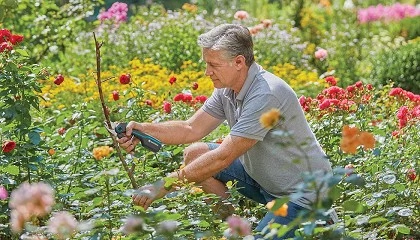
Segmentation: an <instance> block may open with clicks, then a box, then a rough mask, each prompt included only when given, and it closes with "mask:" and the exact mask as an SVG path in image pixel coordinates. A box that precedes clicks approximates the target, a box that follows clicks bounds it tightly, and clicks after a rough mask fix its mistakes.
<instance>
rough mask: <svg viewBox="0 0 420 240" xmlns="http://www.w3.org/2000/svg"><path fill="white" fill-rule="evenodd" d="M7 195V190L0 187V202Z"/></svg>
mask: <svg viewBox="0 0 420 240" xmlns="http://www.w3.org/2000/svg"><path fill="white" fill-rule="evenodd" d="M8 196H9V194H8V193H7V189H6V188H5V187H3V186H0V200H5V199H6V198H7V197H8Z"/></svg>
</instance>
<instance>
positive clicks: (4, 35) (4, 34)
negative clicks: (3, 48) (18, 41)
mask: <svg viewBox="0 0 420 240" xmlns="http://www.w3.org/2000/svg"><path fill="white" fill-rule="evenodd" d="M11 37H12V33H11V32H10V31H9V30H7V29H0V43H2V42H7V41H9V39H10V38H11Z"/></svg>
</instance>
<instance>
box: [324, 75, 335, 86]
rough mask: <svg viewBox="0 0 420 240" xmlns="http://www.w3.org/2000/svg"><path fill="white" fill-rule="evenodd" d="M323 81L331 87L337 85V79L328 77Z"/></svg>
mask: <svg viewBox="0 0 420 240" xmlns="http://www.w3.org/2000/svg"><path fill="white" fill-rule="evenodd" d="M325 81H326V82H327V83H328V84H330V85H331V86H335V85H337V79H335V77H334V76H328V77H326V78H325Z"/></svg>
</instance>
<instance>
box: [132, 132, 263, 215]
mask: <svg viewBox="0 0 420 240" xmlns="http://www.w3.org/2000/svg"><path fill="white" fill-rule="evenodd" d="M255 143H257V140H254V139H248V138H243V137H236V136H231V135H229V136H227V137H226V138H225V139H224V140H223V142H222V144H221V145H220V146H219V147H218V148H216V149H214V150H212V151H209V152H207V153H205V154H203V155H201V156H200V157H198V158H197V159H195V160H194V161H192V162H191V163H190V164H188V165H187V166H185V167H184V168H183V169H181V170H180V171H179V172H173V173H171V174H169V175H168V177H171V178H178V179H180V180H187V181H188V182H195V183H200V182H202V181H204V180H206V179H208V178H210V177H212V176H213V175H215V174H216V173H218V172H219V171H220V170H222V169H224V168H226V167H227V166H229V165H230V164H231V163H232V162H233V161H234V160H235V159H237V158H238V157H240V156H241V155H243V154H244V153H245V152H246V151H248V149H250V148H251V147H252V146H254V145H255ZM164 184H165V183H164V182H163V181H162V180H159V181H158V182H156V183H155V184H153V185H146V186H144V187H142V188H140V189H139V190H138V191H137V192H136V193H135V194H134V195H133V196H132V199H133V202H134V204H135V205H138V206H141V207H143V208H144V209H145V210H146V209H147V208H148V207H149V206H150V204H152V202H153V201H155V200H156V199H159V198H162V197H164V196H165V195H166V194H167V193H168V192H169V191H173V190H174V189H173V188H172V189H170V190H167V189H166V188H165V186H164Z"/></svg>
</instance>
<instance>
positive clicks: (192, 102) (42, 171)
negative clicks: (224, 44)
mask: <svg viewBox="0 0 420 240" xmlns="http://www.w3.org/2000/svg"><path fill="white" fill-rule="evenodd" d="M199 2H201V1H199ZM241 2H242V1H238V4H240V3H241ZM286 2H287V3H288V4H279V5H276V3H271V2H270V3H269V1H264V3H266V4H273V5H270V6H271V7H278V8H281V9H282V11H280V12H281V13H278V12H279V11H276V13H271V12H267V13H266V14H264V11H263V9H268V8H267V7H266V6H265V7H261V8H258V9H256V8H251V7H252V6H253V5H252V4H251V3H241V4H242V7H244V8H242V7H241V8H240V7H239V6H233V7H232V8H220V6H221V5H222V4H231V3H230V2H229V3H221V2H220V3H219V2H218V3H217V4H216V3H215V4H214V5H212V6H209V5H211V3H207V2H206V1H202V5H200V4H198V5H192V4H189V5H185V6H184V7H183V8H182V9H179V10H174V11H163V10H164V9H162V6H160V5H152V6H150V9H147V8H146V7H144V6H134V5H129V6H128V8H129V9H130V10H131V11H132V15H130V14H128V15H124V13H125V12H126V10H127V9H126V8H125V7H124V8H120V7H118V6H119V5H117V7H118V9H117V10H118V11H117V13H118V14H116V15H115V16H120V17H119V18H118V19H119V20H118V21H117V22H118V28H115V26H114V25H113V24H115V21H114V20H115V19H116V18H114V17H113V16H114V15H112V14H111V15H106V14H105V13H108V11H110V12H113V11H114V10H112V11H111V10H109V9H104V10H103V14H102V15H101V16H102V17H101V18H100V19H98V20H97V21H92V22H89V21H82V20H80V19H81V18H80V16H86V15H88V10H90V9H91V7H92V2H89V3H87V2H86V1H79V2H78V1H71V3H68V4H65V5H63V6H67V7H68V8H65V10H63V11H62V12H58V9H57V8H56V4H55V3H54V4H52V3H45V4H44V3H41V5H40V6H39V8H40V11H39V15H36V11H32V12H33V13H32V15H30V16H28V17H26V18H25V17H22V19H21V20H19V19H16V18H13V19H12V18H7V19H6V18H5V21H4V22H3V23H2V24H3V25H1V27H2V28H3V27H4V29H6V30H7V31H6V30H3V31H1V34H2V36H3V37H2V38H0V41H3V42H2V43H5V42H6V44H3V45H2V46H3V47H2V48H1V49H2V51H1V52H0V60H1V61H0V83H1V84H0V92H1V93H2V94H1V95H0V132H1V138H0V142H1V143H2V151H1V152H0V208H1V212H2V214H0V238H5V239H18V238H26V237H27V238H30V237H33V238H35V237H38V238H39V239H45V238H57V239H60V238H63V239H64V238H68V237H69V238H73V239H85V238H97V239H134V238H137V239H138V238H140V239H152V238H160V237H173V238H179V239H181V238H185V239H193V238H194V239H195V238H202V239H205V238H207V239H221V238H223V237H225V238H237V237H243V236H246V235H249V234H251V232H250V231H251V229H252V227H253V226H255V225H256V224H257V223H258V219H259V218H261V217H262V216H263V214H264V213H265V211H267V208H269V210H270V211H273V213H275V214H279V215H284V214H285V213H287V211H286V209H287V204H284V203H285V202H287V199H277V200H275V201H274V202H272V203H270V204H269V205H268V206H262V205H260V204H256V203H254V202H251V201H248V200H246V199H245V198H243V197H242V196H241V195H240V194H239V193H238V192H237V189H236V188H235V183H229V186H228V188H229V192H230V193H231V197H230V198H229V199H228V200H229V202H231V204H232V206H233V207H235V216H234V217H232V218H229V220H228V221H224V220H222V219H221V218H220V217H217V216H216V214H215V213H214V212H213V211H212V209H215V208H220V207H221V206H224V204H220V199H218V198H217V197H216V196H213V195H209V194H206V193H204V192H203V191H202V189H201V188H199V187H197V186H194V185H192V184H187V183H180V184H179V187H178V189H177V190H178V191H176V192H174V193H171V194H170V195H169V196H168V198H165V199H161V200H159V201H157V202H156V203H154V204H153V205H152V206H151V207H150V208H149V209H148V210H147V211H144V210H143V209H141V208H139V207H134V206H133V205H132V203H131V198H130V196H131V194H132V193H133V191H134V189H132V185H131V182H130V180H129V178H128V177H127V175H128V173H127V172H126V171H124V167H123V166H122V164H121V162H120V161H118V156H119V151H120V149H119V148H118V146H115V145H114V144H113V141H112V139H111V137H110V135H109V134H108V132H107V130H106V129H105V128H104V126H103V116H104V112H103V111H104V110H103V109H102V106H101V101H100V98H99V93H98V89H97V83H96V82H95V79H94V76H95V75H96V69H95V51H94V49H95V48H94V46H93V44H92V45H89V44H88V43H92V42H93V36H92V34H91V32H92V30H93V29H94V30H95V31H97V33H98V35H97V36H98V39H99V40H104V42H103V48H102V53H103V58H102V61H101V64H102V68H101V78H102V79H101V80H102V82H101V84H102V90H103V94H104V96H105V99H104V102H105V105H106V108H105V112H107V114H109V116H110V118H111V120H118V121H129V120H133V119H135V120H137V121H144V122H152V121H153V122H159V121H164V120H170V119H186V118H188V117H189V116H191V114H193V113H194V111H196V110H197V109H198V108H199V107H200V106H201V104H202V103H203V102H204V101H205V99H206V98H207V97H208V96H210V94H211V92H212V90H213V89H212V87H213V86H212V84H211V81H210V80H209V79H208V77H206V76H205V75H204V73H203V69H204V65H203V62H202V61H201V60H200V56H201V53H200V50H199V49H198V48H197V47H196V45H195V41H196V36H197V35H198V34H199V33H201V32H202V31H204V30H205V29H207V28H209V27H211V26H213V25H217V24H219V23H221V22H237V23H242V24H245V25H247V26H248V27H249V28H250V29H251V30H252V32H253V33H254V35H253V37H254V39H255V49H256V57H257V61H258V62H259V63H261V64H262V65H263V66H264V67H265V68H267V69H269V70H270V71H272V72H273V73H275V74H277V75H279V76H280V77H282V78H283V79H284V80H285V81H287V82H288V83H289V84H290V85H291V86H292V87H293V88H294V89H296V91H297V94H298V96H297V97H299V100H300V103H301V105H302V109H303V111H305V114H306V116H307V119H308V121H309V122H310V124H311V127H312V129H313V130H314V132H315V134H316V136H317V138H318V139H319V142H320V144H321V145H322V147H323V149H324V150H325V152H326V153H327V155H328V157H329V158H330V161H331V162H332V164H333V168H334V174H331V175H328V176H323V179H324V181H325V184H326V185H327V186H329V194H328V199H326V201H320V202H316V203H314V205H313V209H312V210H311V211H309V210H308V211H306V212H304V213H303V214H302V216H301V218H299V219H298V220H297V221H295V222H294V223H293V224H291V225H290V226H280V225H272V226H271V227H272V232H273V234H276V233H278V234H282V233H284V232H285V231H287V229H289V228H291V227H293V226H297V227H298V232H299V233H298V234H299V236H300V238H299V237H298V238H299V239H311V238H312V239H313V238H317V239H340V238H347V239H373V238H378V239H379V238H382V239H410V238H413V239H416V238H419V234H418V233H419V229H418V226H419V225H420V224H419V220H418V219H417V218H416V216H418V214H419V213H418V201H416V200H413V199H419V198H420V197H419V193H418V184H419V178H418V172H419V167H418V156H419V151H418V142H420V139H419V135H418V129H419V125H420V123H419V118H420V114H419V109H420V107H419V95H418V93H417V92H413V91H410V90H409V89H404V88H398V87H397V86H395V85H392V83H386V84H385V83H382V82H381V88H379V87H377V86H379V85H378V83H379V82H378V79H373V78H371V77H369V76H371V75H372V76H373V74H372V73H375V71H376V70H375V71H374V69H373V68H375V64H373V63H375V61H376V60H377V59H381V58H380V57H378V56H380V55H381V54H382V50H383V49H394V48H397V47H400V46H406V45H407V43H409V37H408V36H410V37H412V36H413V35H412V34H415V33H416V30H415V29H414V30H413V29H412V28H413V27H412V28H410V26H411V25H404V28H407V29H405V30H406V31H408V32H409V33H410V34H405V33H404V31H402V30H401V31H400V30H398V29H402V26H399V25H398V22H393V23H392V24H391V25H392V26H394V27H396V28H393V29H391V27H389V26H387V25H386V24H385V23H382V22H380V21H377V22H372V23H369V24H361V23H359V22H358V21H357V12H356V11H355V9H354V8H356V7H363V8H366V7H368V5H366V4H368V3H367V2H363V3H355V4H354V5H356V6H353V9H352V8H351V7H349V6H348V4H347V7H346V8H344V5H343V4H341V2H340V1H339V2H340V4H339V3H338V2H337V3H336V4H329V1H322V4H321V3H320V4H318V3H317V4H312V3H307V4H306V5H305V6H298V5H297V4H296V3H295V2H293V1H286ZM346 2H348V1H346ZM2 4H5V3H0V5H1V6H3V5H2ZM8 4H9V2H8ZM78 4H80V5H78ZM206 4H207V5H206ZM28 5H29V2H28V1H21V2H20V5H19V6H20V8H14V9H12V10H10V11H9V12H7V14H12V13H13V14H19V13H22V11H23V10H21V9H24V8H23V7H24V6H28ZM77 6H79V7H77ZM121 6H122V5H121ZM247 6H248V7H249V8H250V9H246V7H247ZM267 6H268V5H267ZM375 6H376V5H375ZM72 7H75V9H73V8H72ZM205 7H207V8H208V10H209V9H213V10H212V11H211V12H209V11H207V12H204V9H205ZM254 7H255V6H254ZM49 8H52V11H47V10H48V9H49ZM72 9H73V10H72ZM239 10H241V11H244V12H239V13H237V12H238V11H239ZM0 11H3V8H1V9H0ZM66 12H67V13H69V14H67V15H65V13H66ZM52 13H57V15H54V14H52ZM235 13H237V15H236V18H235ZM245 13H246V14H245ZM42 14H44V15H45V16H44V15H42ZM62 14H64V15H62ZM104 14H105V15H104ZM258 14H260V15H258ZM302 14H303V15H302ZM21 15H22V16H27V15H26V14H23V13H22V14H21ZM60 16H61V18H60ZM0 17H1V14H0ZM77 17H78V18H77ZM269 18H271V19H269ZM66 19H67V20H69V22H68V24H66V23H64V22H65V21H66ZM295 20H299V22H296V21H295ZM405 20H407V18H406V19H405ZM11 23H13V24H11ZM49 24H50V25H51V26H57V27H56V28H57V29H58V33H57V34H56V35H49V34H48V32H42V29H43V28H45V26H47V25H49ZM7 26H14V27H13V31H12V30H11V29H12V28H9V29H8V28H7ZM30 26H31V27H30ZM62 26H64V27H62ZM405 26H407V27H405ZM413 26H414V24H413ZM66 27H69V28H71V29H72V32H66V31H67V30H66ZM302 27H303V28H304V29H303V28H302ZM18 29H22V32H20V31H18ZM395 29H397V30H395ZM49 31H51V30H49ZM9 33H10V34H9ZM63 33H64V35H63ZM21 34H22V35H23V36H24V37H23V39H21V38H20V37H18V38H16V37H14V38H12V36H21ZM67 34H68V35H67ZM45 36H48V38H45V39H43V37H45ZM63 36H74V38H70V37H67V38H63ZM14 39H15V40H14ZM16 39H17V40H16ZM27 39H29V40H30V41H29V42H28V41H27ZM73 39H74V40H73ZM45 41H47V44H46V42H45ZM81 43H86V44H81ZM410 43H411V42H410ZM54 46H59V48H58V49H59V50H57V48H54ZM46 49H47V50H46ZM64 49H65V50H64ZM321 49H324V50H325V52H324V51H321V52H318V53H317V51H319V50H321ZM56 50H57V51H56ZM43 51H46V52H43ZM34 59H38V61H37V60H35V61H34ZM321 59H322V60H321ZM401 59H403V58H401ZM398 64H399V65H403V64H405V62H404V61H403V60H401V61H399V62H398ZM398 64H397V65H395V67H394V66H393V68H398V67H399V65H398ZM384 65H386V64H384ZM384 65H382V66H384ZM42 66H48V68H46V67H42ZM412 66H414V63H412V62H410V64H409V63H406V64H405V65H404V67H403V66H401V69H405V68H407V69H408V70H407V71H406V72H410V71H411V72H413V73H417V72H416V71H415V70H416V68H415V67H414V68H412ZM325 71H326V72H325ZM49 72H51V73H54V74H51V75H50V74H49ZM381 72H382V73H385V72H386V71H381ZM385 75H386V74H385ZM381 76H382V75H381ZM381 78H382V77H381ZM385 78H386V76H385ZM381 81H382V80H381ZM413 84H414V83H413ZM375 87H377V88H375ZM280 119H281V113H278V112H269V113H267V114H265V115H264V117H263V118H262V121H261V122H262V124H264V125H265V126H270V125H272V124H273V123H275V122H276V121H279V120H280ZM226 134H228V128H227V126H226V125H225V124H222V125H221V126H220V127H219V128H218V129H216V131H215V132H213V133H212V134H211V135H209V136H208V137H206V138H205V139H203V140H204V141H213V142H219V141H220V139H222V138H223V137H224V136H225V135H226ZM184 147H185V146H164V147H163V148H162V150H161V151H159V152H158V153H156V154H153V153H152V152H149V151H147V150H145V149H144V148H142V147H140V146H139V147H137V148H136V151H135V154H134V155H127V156H126V155H125V154H124V153H123V157H124V159H125V160H126V162H127V164H128V166H129V171H131V173H132V174H133V175H134V176H135V181H136V182H137V183H138V184H139V185H143V184H146V183H148V182H155V180H156V179H158V178H162V177H164V176H165V173H167V172H169V171H174V170H176V169H178V168H180V167H182V150H183V148H184ZM314 174H316V173H307V174H306V175H304V176H303V177H304V178H305V183H304V184H303V186H302V189H304V188H305V187H306V188H311V187H312V188H313V187H314V185H313V184H312V181H311V179H312V178H313V177H314ZM28 194H30V196H31V197H28V196H29V195H28ZM297 194H299V193H297ZM9 196H10V197H9ZM291 197H295V196H291ZM331 207H333V208H335V209H336V211H337V212H338V213H339V219H340V221H339V222H338V223H336V224H334V225H330V226H321V225H318V224H317V223H319V221H318V222H317V221H316V220H319V219H324V218H325V216H323V215H322V213H323V212H325V211H327V210H328V209H329V208H331Z"/></svg>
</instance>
